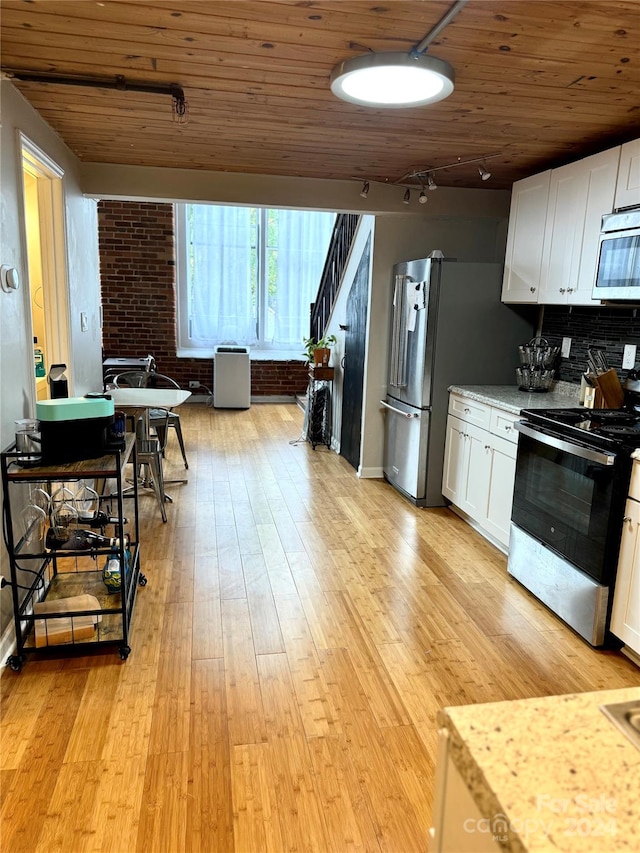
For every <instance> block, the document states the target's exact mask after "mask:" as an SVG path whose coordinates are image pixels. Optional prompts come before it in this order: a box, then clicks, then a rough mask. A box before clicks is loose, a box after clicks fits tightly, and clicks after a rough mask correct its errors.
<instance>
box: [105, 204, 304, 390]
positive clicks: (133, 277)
mask: <svg viewBox="0 0 640 853" xmlns="http://www.w3.org/2000/svg"><path fill="white" fill-rule="evenodd" d="M174 233H175V229H174V217H173V205H171V204H159V203H156V202H135V201H101V202H99V204H98V239H99V247H100V279H101V287H102V312H103V327H102V349H103V353H104V358H115V357H125V356H133V357H137V356H144V355H148V354H151V355H153V357H154V358H155V360H156V365H157V368H158V371H159V372H160V373H165V374H167V375H168V376H172V377H173V378H174V379H175V380H176V381H177V382H179V383H180V384H181V385H182V386H183V387H185V388H187V387H188V385H189V381H190V380H197V381H198V382H201V383H202V384H203V385H204V386H205V387H207V388H211V389H213V364H212V362H211V361H210V360H205V359H191V358H177V357H176V279H175V274H176V266H175V240H174ZM306 386H307V366H306V364H305V363H304V362H301V361H253V362H251V393H252V395H254V396H260V397H267V396H282V395H286V396H290V395H294V394H301V393H304V391H305V389H306Z"/></svg>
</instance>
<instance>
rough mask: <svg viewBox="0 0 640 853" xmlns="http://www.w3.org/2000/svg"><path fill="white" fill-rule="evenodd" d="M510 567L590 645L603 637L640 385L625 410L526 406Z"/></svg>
mask: <svg viewBox="0 0 640 853" xmlns="http://www.w3.org/2000/svg"><path fill="white" fill-rule="evenodd" d="M521 418H522V420H521V421H520V422H519V423H518V424H516V429H517V430H518V431H519V433H520V438H519V443H518V457H517V463H516V479H515V489H514V502H513V512H512V516H511V520H512V530H511V540H510V549H509V563H508V570H509V573H510V574H511V575H513V577H514V578H516V579H517V580H518V581H520V583H522V584H523V586H525V587H526V588H527V589H528V590H530V591H531V592H532V593H533V594H534V595H535V596H536V597H537V598H539V599H540V600H541V601H542V602H543V603H544V604H546V605H547V606H548V607H549V608H550V609H551V610H553V611H554V612H555V613H556V614H557V615H558V616H560V617H561V618H562V619H563V620H564V621H565V622H566V623H567V624H568V625H570V626H571V627H572V628H573V629H574V630H575V631H577V632H578V633H579V634H580V635H581V636H582V637H584V638H585V639H586V640H587V641H588V642H589V643H591V645H593V646H602V645H607V644H609V641H610V640H611V641H612V642H613V638H611V637H610V635H609V634H608V626H609V618H610V612H611V603H612V598H613V586H614V583H615V576H616V567H617V562H618V551H619V548H620V539H621V533H622V524H623V516H624V503H625V499H626V496H627V490H628V486H629V479H630V474H631V465H632V460H631V452H632V451H633V450H634V449H635V448H637V447H640V394H637V393H635V392H634V391H631V390H628V391H627V392H626V398H625V408H624V409H619V410H618V409H616V410H610V409H596V410H594V409H586V408H575V409H525V410H523V411H522V412H521Z"/></svg>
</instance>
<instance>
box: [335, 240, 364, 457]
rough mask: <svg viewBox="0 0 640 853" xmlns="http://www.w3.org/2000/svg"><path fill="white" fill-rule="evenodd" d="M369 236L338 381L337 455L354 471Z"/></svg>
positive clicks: (349, 315)
mask: <svg viewBox="0 0 640 853" xmlns="http://www.w3.org/2000/svg"><path fill="white" fill-rule="evenodd" d="M370 253H371V235H369V237H368V239H367V243H366V245H365V247H364V251H363V253H362V258H361V259H360V263H359V264H358V269H357V271H356V274H355V278H354V280H353V284H352V285H351V290H350V291H349V296H348V297H347V310H346V326H347V330H346V333H345V338H344V378H343V381H342V426H341V431H340V455H341V456H344V458H345V459H346V460H347V462H348V463H349V464H350V465H351V466H352V467H353V468H355V469H356V471H357V470H358V467H359V465H360V444H361V438H362V400H363V395H364V365H365V357H366V340H367V301H368V298H369V260H370Z"/></svg>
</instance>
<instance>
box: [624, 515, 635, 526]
mask: <svg viewBox="0 0 640 853" xmlns="http://www.w3.org/2000/svg"><path fill="white" fill-rule="evenodd" d="M625 521H628V522H629V524H631V522H632V521H633V519H632V518H631V516H630V515H625V517H624V518H623V519H622V523H623V524H624V523H625Z"/></svg>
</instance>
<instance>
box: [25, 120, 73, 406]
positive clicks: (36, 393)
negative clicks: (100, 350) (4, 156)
mask: <svg viewBox="0 0 640 853" xmlns="http://www.w3.org/2000/svg"><path fill="white" fill-rule="evenodd" d="M20 151H21V158H22V188H23V210H24V235H25V247H26V258H27V281H28V291H27V294H26V295H25V298H26V299H28V303H29V307H28V315H29V316H30V317H31V331H32V339H33V372H32V376H33V380H34V385H33V389H34V390H33V399H34V400H45V399H47V398H48V396H49V387H48V382H47V375H48V373H49V368H50V366H51V365H52V364H65V365H67V366H68V365H69V360H70V341H69V333H70V332H69V300H68V289H67V267H66V241H65V227H64V196H63V188H62V178H63V176H64V172H63V170H62V169H60V167H59V166H58V165H57V164H56V163H54V162H53V160H51V158H50V157H48V155H46V154H45V153H44V152H43V151H41V150H40V149H39V148H38V147H37V146H36V145H34V144H33V142H31V140H30V139H28V138H27V137H26V136H23V135H22V134H20Z"/></svg>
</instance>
